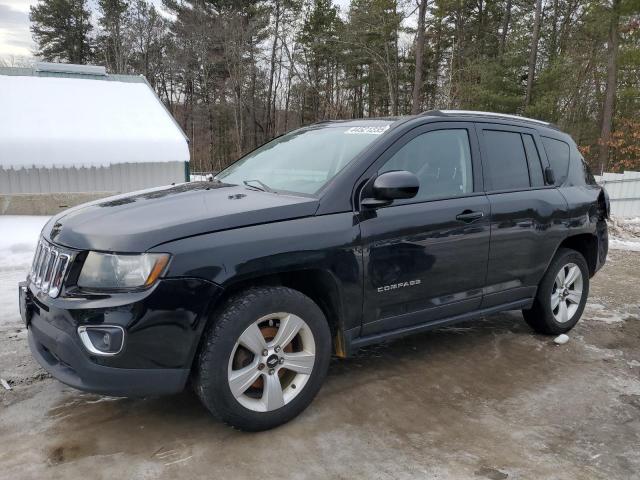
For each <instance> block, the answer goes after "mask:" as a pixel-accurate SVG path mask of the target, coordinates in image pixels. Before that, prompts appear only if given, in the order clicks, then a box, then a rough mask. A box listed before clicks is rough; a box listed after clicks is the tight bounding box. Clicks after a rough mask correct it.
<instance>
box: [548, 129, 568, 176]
mask: <svg viewBox="0 0 640 480" xmlns="http://www.w3.org/2000/svg"><path fill="white" fill-rule="evenodd" d="M542 143H543V144H544V149H545V151H546V152H547V158H548V159H549V164H550V165H551V168H553V173H554V174H555V176H556V185H560V184H562V183H564V181H565V180H566V179H567V173H568V172H569V145H567V144H566V143H564V142H562V141H560V140H555V139H553V138H548V137H542Z"/></svg>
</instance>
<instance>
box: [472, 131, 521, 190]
mask: <svg viewBox="0 0 640 480" xmlns="http://www.w3.org/2000/svg"><path fill="white" fill-rule="evenodd" d="M483 136H484V145H485V149H486V157H487V158H486V159H485V162H484V164H483V165H484V166H485V171H484V177H485V182H486V183H487V187H488V189H490V190H511V189H517V188H529V167H528V166H527V157H526V156H525V154H524V147H523V145H522V140H521V139H520V134H519V133H515V132H502V131H499V130H483Z"/></svg>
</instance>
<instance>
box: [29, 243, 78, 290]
mask: <svg viewBox="0 0 640 480" xmlns="http://www.w3.org/2000/svg"><path fill="white" fill-rule="evenodd" d="M71 257H72V255H71V252H68V251H65V250H62V249H61V248H60V247H57V246H55V245H52V244H51V243H49V242H47V241H46V240H43V239H40V242H39V243H38V247H37V248H36V253H35V255H34V257H33V264H32V265H31V271H30V272H29V280H30V281H31V283H32V284H33V285H34V286H35V288H36V289H38V290H40V291H42V292H43V293H47V294H49V296H50V297H52V298H56V297H57V296H58V295H59V294H60V290H61V289H62V284H63V282H64V277H65V274H66V273H67V270H68V268H69V264H70V263H71Z"/></svg>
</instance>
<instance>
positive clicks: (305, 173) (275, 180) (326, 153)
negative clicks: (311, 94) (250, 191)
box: [216, 122, 389, 194]
mask: <svg viewBox="0 0 640 480" xmlns="http://www.w3.org/2000/svg"><path fill="white" fill-rule="evenodd" d="M388 128H389V123H387V122H376V123H375V124H374V125H367V126H355V127H354V126H351V127H348V126H342V125H339V124H338V125H335V124H334V125H331V124H329V125H327V124H325V125H314V126H311V127H307V128H303V129H300V130H295V131H293V132H290V133H288V134H286V135H283V136H282V137H278V138H276V139H274V140H272V141H271V142H269V143H267V144H265V145H263V146H262V147H260V148H258V149H257V150H254V151H253V152H251V153H249V154H248V155H246V156H244V157H243V158H241V159H240V160H238V161H237V162H236V163H234V164H233V165H231V166H229V167H228V168H227V169H225V170H223V171H222V172H220V173H219V174H218V175H217V176H216V179H218V180H220V181H221V182H225V183H230V184H236V185H242V184H247V185H250V186H253V187H256V188H263V189H271V190H275V191H288V192H296V193H304V194H314V193H316V192H317V191H318V190H320V189H321V188H322V187H323V186H324V185H325V184H326V183H327V182H329V180H331V179H332V178H333V177H334V176H335V175H336V174H337V173H338V172H339V171H340V170H342V169H343V168H344V167H345V166H346V165H348V164H349V162H351V160H353V159H354V158H355V157H356V155H358V154H359V153H360V152H361V151H362V150H364V149H365V147H367V145H369V144H370V143H371V142H373V141H374V140H375V139H376V138H378V137H379V136H380V135H382V134H383V133H384V132H385V131H386V130H387V129H388Z"/></svg>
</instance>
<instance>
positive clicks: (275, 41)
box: [266, 0, 280, 138]
mask: <svg viewBox="0 0 640 480" xmlns="http://www.w3.org/2000/svg"><path fill="white" fill-rule="evenodd" d="M275 6H276V12H275V17H276V18H275V25H274V32H273V43H272V44H271V71H270V72H269V91H268V93H267V121H266V126H267V127H266V130H267V132H266V133H267V138H270V137H271V132H272V130H273V121H272V119H271V96H272V95H273V79H274V76H275V70H276V49H277V48H278V28H279V26H280V0H276V1H275Z"/></svg>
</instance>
